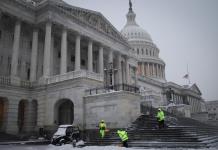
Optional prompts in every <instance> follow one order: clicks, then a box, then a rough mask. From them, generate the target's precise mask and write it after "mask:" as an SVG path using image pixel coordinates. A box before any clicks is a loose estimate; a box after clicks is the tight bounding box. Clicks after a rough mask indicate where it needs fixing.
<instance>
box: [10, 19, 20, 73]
mask: <svg viewBox="0 0 218 150" xmlns="http://www.w3.org/2000/svg"><path fill="white" fill-rule="evenodd" d="M20 31H21V22H20V20H17V21H16V23H15V28H14V42H13V50H12V62H11V75H12V76H17V65H18V55H19V48H20Z"/></svg>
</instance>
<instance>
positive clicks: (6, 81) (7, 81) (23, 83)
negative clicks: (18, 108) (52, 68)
mask: <svg viewBox="0 0 218 150" xmlns="http://www.w3.org/2000/svg"><path fill="white" fill-rule="evenodd" d="M77 78H88V79H92V80H97V81H101V82H103V80H104V79H103V75H101V74H99V73H94V72H89V71H86V70H78V71H72V72H68V73H65V74H62V75H56V76H52V77H49V78H47V79H44V82H40V81H39V82H37V81H34V82H31V81H27V80H21V79H20V78H18V77H12V76H11V77H8V76H0V85H13V86H19V87H25V88H31V87H34V86H41V85H45V84H52V83H57V82H61V81H65V80H71V79H77Z"/></svg>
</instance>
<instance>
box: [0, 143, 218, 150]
mask: <svg viewBox="0 0 218 150" xmlns="http://www.w3.org/2000/svg"><path fill="white" fill-rule="evenodd" d="M0 149H1V150H142V149H140V148H124V147H118V146H86V147H83V148H75V147H73V146H72V145H70V144H68V145H63V146H53V145H43V146H42V145H40V146H32V145H29V146H27V145H1V146H0ZM143 150H144V149H143ZM146 150H217V148H209V149H185V148H176V149H175V148H158V149H153V148H148V149H146Z"/></svg>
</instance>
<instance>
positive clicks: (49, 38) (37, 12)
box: [0, 0, 205, 134]
mask: <svg viewBox="0 0 218 150" xmlns="http://www.w3.org/2000/svg"><path fill="white" fill-rule="evenodd" d="M126 16H127V23H126V25H125V26H124V28H123V29H122V30H121V32H119V31H118V30H117V29H116V28H115V27H114V26H113V25H112V24H111V23H110V22H109V21H108V20H107V19H106V18H105V17H104V16H103V15H102V14H101V13H99V12H96V11H92V10H87V9H83V8H79V7H75V6H71V5H69V4H67V3H65V2H64V1H62V0H1V1H0V68H1V69H0V132H6V133H11V134H18V133H20V132H22V133H28V132H32V131H38V129H39V128H45V129H48V130H51V129H54V128H56V127H57V126H58V125H59V124H72V123H73V124H75V125H79V126H80V127H81V128H83V129H93V128H96V125H97V124H98V122H99V121H100V120H101V119H104V120H105V121H106V123H107V125H108V127H109V128H119V127H125V126H126V125H128V124H130V123H131V122H132V121H134V120H135V119H136V118H137V117H138V116H139V115H140V113H141V107H142V106H143V105H146V106H148V105H150V106H153V107H159V106H162V107H167V106H168V105H169V104H171V103H173V106H176V107H177V108H178V110H180V111H181V112H182V113H183V114H184V116H187V117H191V116H192V114H196V113H200V112H204V111H205V103H204V100H203V99H202V97H201V92H200V90H199V88H198V87H197V85H196V84H193V85H191V86H190V85H189V86H188V85H186V86H180V85H177V84H176V83H173V82H167V81H166V78H165V67H166V64H165V63H164V61H163V60H162V59H160V58H159V51H160V50H159V49H158V47H157V46H156V45H155V44H154V43H153V41H152V38H151V36H150V35H149V34H148V33H147V32H146V31H145V30H144V29H142V28H141V27H140V26H139V25H138V24H137V23H136V19H135V18H136V14H135V13H134V11H133V9H132V3H131V1H130V7H129V11H128V13H127V15H126ZM169 89H171V90H172V91H173V92H172V93H170V95H171V97H172V101H171V103H169V101H168V99H167V96H166V95H167V94H166V93H167V91H168V90H169Z"/></svg>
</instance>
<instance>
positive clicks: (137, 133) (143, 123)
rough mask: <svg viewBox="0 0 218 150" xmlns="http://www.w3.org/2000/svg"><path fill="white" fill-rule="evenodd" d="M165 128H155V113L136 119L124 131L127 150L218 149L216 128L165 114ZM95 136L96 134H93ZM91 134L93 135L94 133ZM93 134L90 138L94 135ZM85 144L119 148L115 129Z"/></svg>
mask: <svg viewBox="0 0 218 150" xmlns="http://www.w3.org/2000/svg"><path fill="white" fill-rule="evenodd" d="M167 116H168V117H167V118H166V127H165V128H164V129H157V121H156V118H155V117H154V113H151V114H150V115H141V116H139V117H138V118H137V119H136V120H135V121H134V122H133V123H132V124H131V126H129V127H128V128H127V129H126V130H127V132H128V136H129V142H128V143H129V146H130V147H140V148H150V147H152V148H162V147H167V148H178V147H179V148H206V147H216V146H218V128H217V127H214V126H210V125H207V124H203V123H201V122H198V121H196V120H193V119H190V118H182V117H174V116H172V115H171V116H170V115H169V114H167ZM95 133H96V134H98V132H97V131H96V132H95ZM93 134H94V133H93ZM93 134H92V135H93ZM91 137H92V138H89V141H87V143H86V145H118V144H120V143H121V142H120V139H119V137H118V135H117V134H116V130H111V131H110V132H109V133H107V134H106V137H105V138H104V139H100V138H99V137H98V135H97V136H96V135H95V136H94V135H93V136H91Z"/></svg>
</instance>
